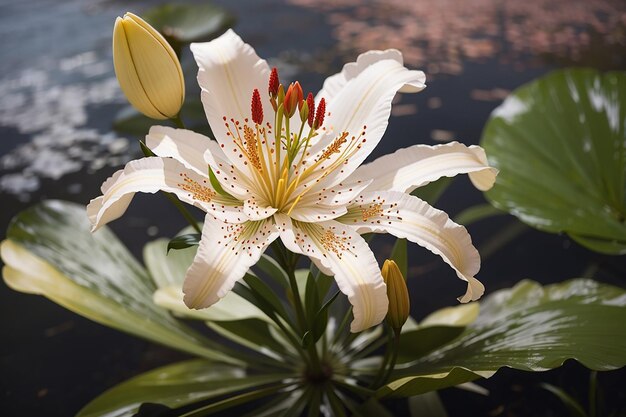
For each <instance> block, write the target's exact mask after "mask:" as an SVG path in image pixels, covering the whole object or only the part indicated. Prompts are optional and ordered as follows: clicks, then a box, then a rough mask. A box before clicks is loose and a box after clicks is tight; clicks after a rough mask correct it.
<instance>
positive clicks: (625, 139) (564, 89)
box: [481, 69, 626, 254]
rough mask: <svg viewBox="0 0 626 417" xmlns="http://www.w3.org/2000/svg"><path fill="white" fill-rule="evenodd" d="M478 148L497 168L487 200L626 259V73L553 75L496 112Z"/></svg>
mask: <svg viewBox="0 0 626 417" xmlns="http://www.w3.org/2000/svg"><path fill="white" fill-rule="evenodd" d="M481 145H482V146H483V147H484V148H485V150H486V151H487V155H488V156H489V160H490V163H491V164H492V165H494V166H495V167H497V168H498V169H499V170H500V173H499V175H498V178H497V181H496V186H495V187H493V189H491V190H490V191H488V192H487V197H488V199H489V200H490V202H491V203H492V204H493V205H494V206H496V207H497V208H499V209H502V210H506V211H508V212H509V213H511V214H513V215H515V216H517V217H518V218H519V219H520V220H522V221H523V222H525V223H526V224H528V225H530V226H533V227H535V228H538V229H540V230H544V231H547V232H552V233H560V232H566V233H568V234H570V235H572V236H575V239H576V240H577V241H578V242H579V243H580V244H582V245H584V246H586V247H588V248H589V249H592V250H595V251H599V252H603V253H608V254H624V253H626V223H625V222H624V219H626V199H625V196H626V193H625V191H626V188H625V184H626V74H625V73H622V72H611V73H606V74H601V73H600V72H598V71H595V70H591V69H566V70H560V71H555V72H553V73H551V74H549V75H547V76H545V77H542V78H540V79H538V80H536V81H533V82H531V83H529V84H527V85H524V86H522V87H520V88H518V89H517V90H515V91H514V92H513V93H512V94H511V95H510V96H509V97H508V98H507V99H506V100H505V101H504V103H503V104H502V105H501V106H500V107H498V108H497V109H496V110H494V112H493V113H492V114H491V117H490V119H489V121H488V123H487V125H486V127H485V130H484V132H483V135H482V139H481Z"/></svg>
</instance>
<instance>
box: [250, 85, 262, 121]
mask: <svg viewBox="0 0 626 417" xmlns="http://www.w3.org/2000/svg"><path fill="white" fill-rule="evenodd" d="M250 109H251V110H252V121H253V122H254V123H256V124H258V125H260V124H262V123H263V104H261V94H259V90H258V89H256V88H255V89H254V91H253V92H252V104H251V106H250Z"/></svg>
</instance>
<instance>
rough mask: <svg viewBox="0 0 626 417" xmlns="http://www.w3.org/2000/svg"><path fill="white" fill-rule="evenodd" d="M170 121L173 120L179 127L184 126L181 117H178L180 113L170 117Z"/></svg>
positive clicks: (182, 127)
mask: <svg viewBox="0 0 626 417" xmlns="http://www.w3.org/2000/svg"><path fill="white" fill-rule="evenodd" d="M171 120H172V122H174V124H175V125H176V127H177V128H179V129H184V128H185V123H184V122H183V119H181V117H180V113H178V114H177V115H176V116H174V117H172V119H171Z"/></svg>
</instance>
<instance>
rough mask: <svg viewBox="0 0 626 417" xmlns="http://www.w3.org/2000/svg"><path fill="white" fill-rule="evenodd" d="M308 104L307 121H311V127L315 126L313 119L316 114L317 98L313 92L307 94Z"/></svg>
mask: <svg viewBox="0 0 626 417" xmlns="http://www.w3.org/2000/svg"><path fill="white" fill-rule="evenodd" d="M306 106H307V107H308V108H309V116H308V120H307V122H308V123H309V127H313V119H314V116H315V99H314V98H313V94H311V93H309V95H308V96H306Z"/></svg>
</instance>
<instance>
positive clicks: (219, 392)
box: [77, 359, 285, 417]
mask: <svg viewBox="0 0 626 417" xmlns="http://www.w3.org/2000/svg"><path fill="white" fill-rule="evenodd" d="M283 378H285V375H284V374H270V375H248V374H247V372H246V371H245V369H243V368H239V367H235V366H231V365H225V364H219V363H215V362H212V361H207V360H202V359H195V360H189V361H184V362H179V363H176V364H173V365H167V366H163V367H161V368H157V369H154V370H152V371H149V372H146V373H144V374H141V375H139V376H136V377H134V378H132V379H129V380H127V381H125V382H122V383H121V384H119V385H116V386H115V387H113V388H111V389H109V390H108V391H106V392H104V393H103V394H101V395H100V396H98V397H97V398H95V399H94V400H92V401H91V402H90V403H89V404H87V405H86V406H85V407H84V408H83V409H82V410H80V412H79V413H78V415H77V417H96V416H103V415H106V416H108V417H123V416H124V417H126V416H128V417H130V416H132V415H133V414H134V413H135V412H136V411H137V410H138V409H139V406H140V405H141V404H142V403H145V402H152V403H159V404H164V405H166V406H168V407H172V408H175V407H181V406H184V405H187V404H190V403H193V402H197V401H202V400H208V399H210V398H215V397H219V396H223V395H228V394H233V393H236V392H238V391H241V390H244V389H249V388H253V387H257V386H262V385H265V384H269V383H275V382H278V381H280V380H281V379H283Z"/></svg>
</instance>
